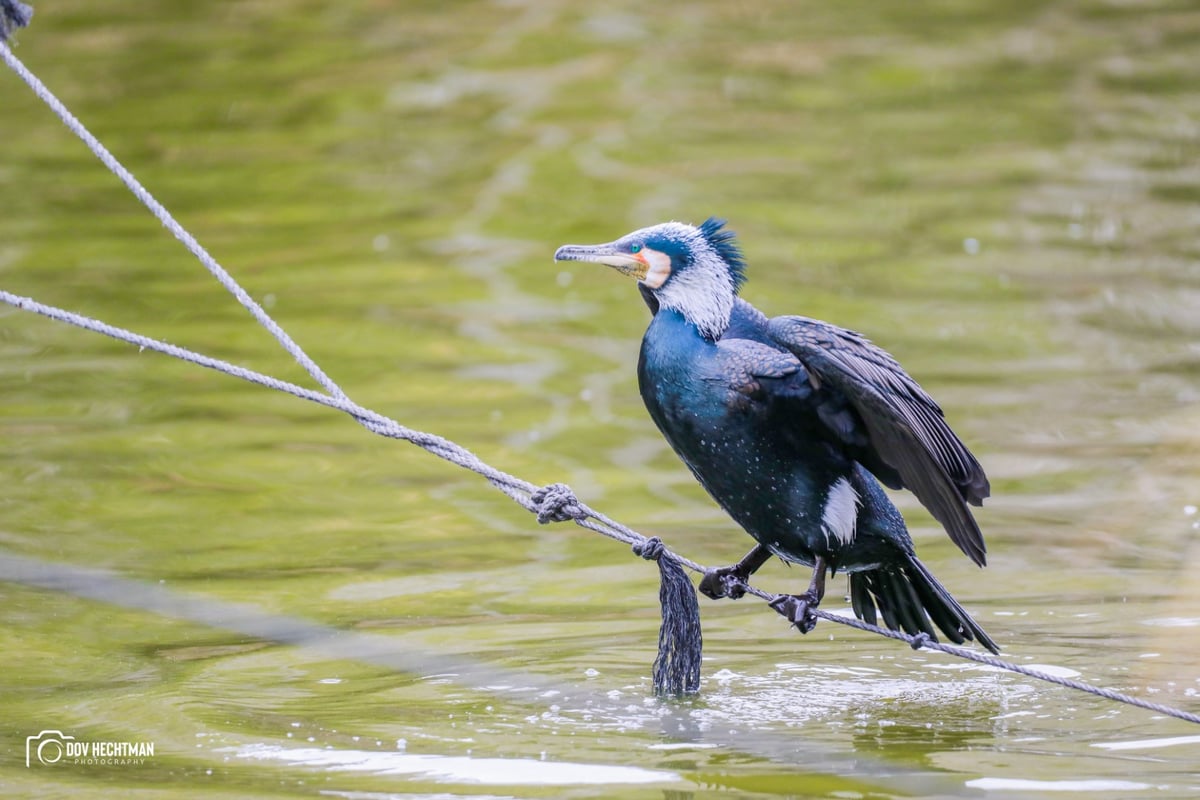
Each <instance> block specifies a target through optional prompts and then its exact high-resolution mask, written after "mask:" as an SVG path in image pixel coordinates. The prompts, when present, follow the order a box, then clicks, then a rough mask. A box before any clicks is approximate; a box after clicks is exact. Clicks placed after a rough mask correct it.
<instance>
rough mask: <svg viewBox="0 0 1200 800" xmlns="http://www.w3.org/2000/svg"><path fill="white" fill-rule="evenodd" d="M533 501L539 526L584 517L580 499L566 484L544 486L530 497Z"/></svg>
mask: <svg viewBox="0 0 1200 800" xmlns="http://www.w3.org/2000/svg"><path fill="white" fill-rule="evenodd" d="M529 499H530V500H532V501H533V510H534V512H535V513H536V514H537V521H538V524H539V525H547V524H549V523H551V522H567V521H568V520H572V519H580V518H581V517H583V509H582V508H581V507H580V505H579V498H578V497H576V496H575V493H574V492H573V491H571V487H570V486H567V485H566V484H565V483H552V484H550V485H549V486H543V487H542V488H541V489H538V490H537V491H536V492H534V493H533V494H531V495H530V496H529Z"/></svg>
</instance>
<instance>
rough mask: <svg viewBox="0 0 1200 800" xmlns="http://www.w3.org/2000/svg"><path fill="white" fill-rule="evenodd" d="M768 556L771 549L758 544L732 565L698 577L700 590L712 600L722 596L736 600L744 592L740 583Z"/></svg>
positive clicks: (766, 559)
mask: <svg viewBox="0 0 1200 800" xmlns="http://www.w3.org/2000/svg"><path fill="white" fill-rule="evenodd" d="M770 558H771V551H770V550H768V549H767V548H765V547H763V546H762V545H761V544H760V545H758V546H756V547H755V548H754V549H753V550H751V551H750V552H749V553H746V555H745V557H743V558H742V560H741V561H739V562H737V563H736V564H734V565H733V566H730V567H716V568H714V569H710V570H709V571H708V572H705V573H704V577H703V578H701V579H700V592H701V593H702V594H704V595H705V596H706V597H711V598H712V599H713V600H720V599H721V598H722V597H728V598H730V599H731V600H737V599H738V598H739V597H741V596H742V595H744V594H745V593H746V590H745V589H743V588H742V587H741V585H740V584H741V583H744V582H745V581H747V580H749V578H750V576H751V575H753V574H754V573H755V572H757V571H758V568H759V567H761V566H762V565H763V564H765V563H767V561H769V560H770Z"/></svg>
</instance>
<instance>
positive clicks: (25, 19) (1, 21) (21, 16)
mask: <svg viewBox="0 0 1200 800" xmlns="http://www.w3.org/2000/svg"><path fill="white" fill-rule="evenodd" d="M31 19H33V8H31V7H30V6H27V5H25V4H24V3H19V2H17V0H0V42H7V41H9V37H10V36H12V34H13V32H14V31H15V30H16V29H17V28H27V27H29V20H31Z"/></svg>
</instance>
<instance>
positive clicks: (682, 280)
mask: <svg viewBox="0 0 1200 800" xmlns="http://www.w3.org/2000/svg"><path fill="white" fill-rule="evenodd" d="M724 226H725V220H722V219H717V218H715V217H709V218H708V219H707V220H705V221H704V222H703V223H701V224H700V225H698V226H697V225H688V224H686V223H683V222H664V223H662V224H661V225H654V226H652V227H649V228H642V229H641V230H636V231H634V232H633V233H627V234H625V235H624V236H622V237H621V238H620V239H617V240H616V241H615V242H609V243H608V244H596V245H576V244H567V245H563V246H562V247H560V248H558V252H556V253H555V254H554V260H555V261H593V262H595V263H597V264H607V265H608V266H610V267H612V268H614V269H616V270H617V271H618V272H622V273H624V274H626V275H629V276H632V277H634V278H637V280H638V283H639V285H640V287H641V289H642V292H643V294H646V295H648V298H647V299H648V300H649V299H650V298H653V300H654V302H655V303H656V304H657V305H658V306H659V307H661V308H670V309H674V310H675V311H678V312H679V313H680V314H682V315H683V317H684V318H685V319H687V320H688V321H690V322H691V323H692V324H693V325H695V326H696V327H697V328H698V329H699V331H700V333H701V334H702V335H704V336H705V337H707V338H708V339H712V340H716V339H718V338H720V336H721V334H723V333H724V332H725V329H726V328H727V327H729V316H730V314H731V313H732V312H733V300H734V297H736V296H737V293H738V289H740V288H741V286H742V284H743V283H744V282H745V280H746V276H745V262H744V261H743V260H742V253H741V250H740V249H739V248H738V246H737V242H736V241H735V239H734V235H733V231H729V230H725V227H724Z"/></svg>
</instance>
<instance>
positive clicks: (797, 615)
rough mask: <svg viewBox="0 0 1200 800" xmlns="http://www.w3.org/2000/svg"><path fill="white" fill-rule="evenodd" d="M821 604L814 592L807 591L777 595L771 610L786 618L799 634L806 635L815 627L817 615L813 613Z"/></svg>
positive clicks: (772, 602)
mask: <svg viewBox="0 0 1200 800" xmlns="http://www.w3.org/2000/svg"><path fill="white" fill-rule="evenodd" d="M820 602H821V598H820V597H819V596H818V595H817V593H816V592H815V591H813V590H812V589H809V590H808V591H807V592H805V593H804V594H777V595H775V599H774V600H772V601H771V603H770V605H771V608H773V609H775V610H776V611H778V612H779V613H780V614H782V615H783V616H785V617H787V619H788V621H789V622H791V623H792V625H794V626H795V627H796V629H797V630H799V631H800V632H801V633H808V632H809V631H811V630H812V629H813V628H815V627H817V615H816V614H814V613H813V609H815V608H816V607H817V606H818V605H819V604H820Z"/></svg>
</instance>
